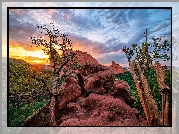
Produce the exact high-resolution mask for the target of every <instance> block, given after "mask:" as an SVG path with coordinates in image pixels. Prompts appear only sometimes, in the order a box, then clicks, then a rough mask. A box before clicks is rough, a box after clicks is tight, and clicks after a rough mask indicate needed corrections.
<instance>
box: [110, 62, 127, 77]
mask: <svg viewBox="0 0 179 134" xmlns="http://www.w3.org/2000/svg"><path fill="white" fill-rule="evenodd" d="M110 69H111V70H112V71H113V72H114V74H120V73H124V72H125V70H124V69H123V67H122V66H120V65H119V64H116V63H115V62H114V61H112V65H110Z"/></svg>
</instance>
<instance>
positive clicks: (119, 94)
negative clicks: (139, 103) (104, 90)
mask: <svg viewBox="0 0 179 134" xmlns="http://www.w3.org/2000/svg"><path fill="white" fill-rule="evenodd" d="M113 87H114V92H113V93H112V96H114V97H115V98H120V99H121V100H123V101H125V102H126V103H127V104H128V105H130V106H132V104H133V103H134V98H133V97H132V96H131V95H130V94H129V89H130V86H129V85H128V84H127V83H126V82H125V81H124V80H116V81H114V86H113Z"/></svg>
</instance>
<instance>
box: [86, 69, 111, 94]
mask: <svg viewBox="0 0 179 134" xmlns="http://www.w3.org/2000/svg"><path fill="white" fill-rule="evenodd" d="M113 83H114V74H113V73H112V71H111V70H105V71H99V72H98V73H94V74H91V75H89V76H87V77H85V78H84V88H85V89H86V91H87V93H97V94H104V93H106V92H107V91H108V90H110V89H111V88H113Z"/></svg>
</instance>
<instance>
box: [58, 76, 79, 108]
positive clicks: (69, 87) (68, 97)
mask: <svg viewBox="0 0 179 134" xmlns="http://www.w3.org/2000/svg"><path fill="white" fill-rule="evenodd" d="M80 94H81V87H80V86H79V84H78V80H77V79H75V78H72V77H68V78H66V80H65V82H64V83H63V84H62V86H61V89H60V91H59V95H58V109H62V108H64V107H65V106H66V104H68V103H69V102H72V101H74V100H76V99H77V98H78V97H79V96H80Z"/></svg>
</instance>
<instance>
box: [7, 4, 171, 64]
mask: <svg viewBox="0 0 179 134" xmlns="http://www.w3.org/2000/svg"><path fill="white" fill-rule="evenodd" d="M71 8H72V7H71ZM51 22H53V23H54V25H55V27H56V28H58V29H59V30H60V32H61V33H66V34H68V36H69V39H71V40H72V43H73V48H74V49H78V50H80V51H84V52H87V53H89V54H91V55H92V56H93V57H94V58H96V59H97V60H98V61H99V63H101V64H104V65H110V64H111V62H112V61H115V62H116V63H118V64H120V65H122V66H128V62H127V59H126V55H125V53H123V52H122V47H123V46H131V45H132V44H133V43H136V44H138V45H140V44H141V43H142V42H145V37H144V32H145V29H146V28H147V29H148V34H149V36H148V39H149V40H148V42H149V43H151V38H153V37H156V38H157V37H161V38H162V40H165V39H167V40H169V41H170V42H171V10H170V9H10V10H9V55H10V57H14V58H22V59H24V60H26V61H28V62H31V63H48V62H47V58H48V56H47V55H45V54H44V52H43V51H42V50H41V49H40V48H37V47H35V46H34V45H32V44H31V38H30V37H31V36H32V37H40V36H44V37H45V35H44V34H45V32H44V31H43V30H41V29H38V28H37V27H36V25H37V24H39V25H43V24H46V25H47V27H50V26H51V25H50V23H51ZM41 31H43V33H42V34H40V32H41ZM31 46H32V47H31ZM164 64H166V65H169V66H170V64H171V62H165V63H164Z"/></svg>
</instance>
